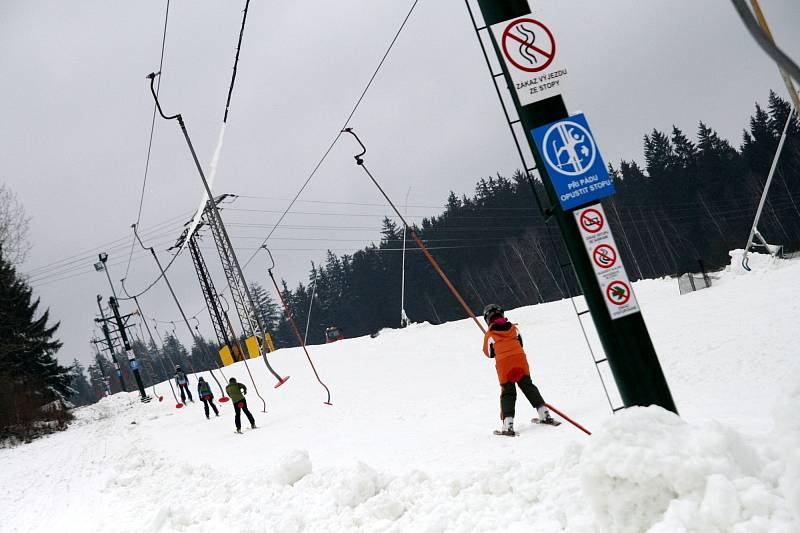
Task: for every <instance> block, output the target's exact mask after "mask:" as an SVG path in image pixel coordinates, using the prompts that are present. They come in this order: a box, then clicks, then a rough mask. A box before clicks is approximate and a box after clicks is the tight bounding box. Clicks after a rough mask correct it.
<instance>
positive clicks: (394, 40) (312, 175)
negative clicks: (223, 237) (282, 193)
mask: <svg viewBox="0 0 800 533" xmlns="http://www.w3.org/2000/svg"><path fill="white" fill-rule="evenodd" d="M418 3H419V0H414V3H413V4H411V8H410V9H409V10H408V13H407V14H406V16H405V18H404V19H403V22H402V23H401V24H400V27H399V28H398V29H397V32H396V33H395V34H394V37H393V38H392V41H391V42H390V43H389V46H388V47H387V49H386V52H385V53H384V54H383V57H381V60H380V61H379V62H378V66H377V67H376V68H375V71H374V72H373V73H372V76H370V78H369V81H368V82H367V85H366V86H365V87H364V90H363V91H361V95H360V96H359V97H358V100H356V103H355V105H354V106H353V109H352V110H351V111H350V114H349V115H348V116H347V120H345V121H344V125H343V126H342V127H341V128H339V132H338V133H337V134H336V136H335V137H334V138H333V141H331V144H330V145H329V146H328V148H327V150H325V153H323V154H322V157H321V158H320V160H319V162H318V163H317V164H316V166H315V167H314V169H313V170H312V171H311V174H309V176H308V178H306V181H305V182H304V183H303V186H302V187H300V190H299V191H297V194H296V195H295V196H294V198H293V199H292V201H291V202H289V205H288V206H287V207H286V210H285V211H284V212H283V214H282V215H281V216H280V218H278V221H277V222H276V223H275V226H274V227H273V228H272V230H271V231H270V232H269V234H268V235H267V236H266V238H265V239H264V242H262V243H261V244H262V245H264V244H266V243H267V241H268V240H269V238H270V237H271V236H272V234H273V233H275V230H276V229H278V226H279V225H280V224H281V222H282V221H283V219H284V218H285V217H286V215H287V214H288V213H289V210H291V208H292V206H294V204H295V202H296V201H297V199H298V198H300V195H301V194H303V191H304V190H305V189H306V187H307V186H308V184H309V182H311V179H312V178H313V177H314V175H315V174H316V173H317V170H319V168H320V167H321V166H322V164H323V163H324V162H325V159H327V157H328V154H330V153H331V150H333V147H334V146H335V145H336V142H337V141H338V140H339V138H340V137H341V136H342V130H343V129H345V128H346V127H347V126H348V125H349V124H350V120H352V118H353V116H354V115H355V114H356V111H357V110H358V108H359V106H360V105H361V102H363V101H364V97H365V96H366V95H367V92H368V91H369V89H370V87H372V82H374V81H375V78H376V77H377V76H378V72H380V70H381V68H382V67H383V64H384V63H385V62H386V58H387V57H389V53H390V52H391V51H392V48H393V47H394V45H395V43H396V42H397V39H398V38H399V37H400V33H402V31H403V29H404V28H405V26H406V23H407V22H408V19H409V18H411V14H412V13H413V12H414V9H415V8H416V7H417V4H418ZM256 254H258V250H256V251H255V252H254V253H253V254H252V255H251V256H250V258H249V259H248V260H247V261H245V263H244V265H243V266H244V267H247V265H249V264H250V262H251V261H252V260H253V259H254V258H255V256H256Z"/></svg>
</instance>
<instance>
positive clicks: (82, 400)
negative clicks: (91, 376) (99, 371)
mask: <svg viewBox="0 0 800 533" xmlns="http://www.w3.org/2000/svg"><path fill="white" fill-rule="evenodd" d="M84 372H85V371H84V368H83V365H82V364H81V363H80V361H78V360H77V359H74V360H73V361H72V366H71V367H70V374H71V376H72V383H71V385H70V386H71V388H72V390H73V391H74V392H73V394H72V395H70V397H69V401H70V403H72V404H73V405H75V406H76V407H80V406H82V405H90V404H93V403H94V402H96V401H97V396H96V395H95V393H94V391H93V390H92V386H91V384H90V383H89V381H88V380H87V379H86V374H85V373H84Z"/></svg>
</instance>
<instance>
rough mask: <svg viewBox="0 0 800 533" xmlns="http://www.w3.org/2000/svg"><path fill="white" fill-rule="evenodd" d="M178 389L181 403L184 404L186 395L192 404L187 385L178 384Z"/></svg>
mask: <svg viewBox="0 0 800 533" xmlns="http://www.w3.org/2000/svg"><path fill="white" fill-rule="evenodd" d="M178 388H179V389H180V390H181V403H186V395H187V394H188V395H189V401H190V402H193V401H194V400H193V399H192V393H191V391H189V384H188V383H178Z"/></svg>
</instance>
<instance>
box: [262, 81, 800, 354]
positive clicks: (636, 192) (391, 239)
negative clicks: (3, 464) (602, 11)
mask: <svg viewBox="0 0 800 533" xmlns="http://www.w3.org/2000/svg"><path fill="white" fill-rule="evenodd" d="M789 111H790V105H789V104H788V102H787V101H785V100H783V99H781V98H780V97H778V96H777V95H776V94H775V93H771V94H770V96H769V101H768V105H767V107H766V108H763V107H762V106H760V105H756V107H755V112H754V114H753V115H752V116H751V118H750V123H749V124H748V125H747V127H746V128H745V129H744V131H743V136H742V142H741V144H740V145H739V146H738V147H737V146H734V145H732V144H731V143H730V142H729V141H727V140H725V139H722V138H721V137H720V136H719V135H718V134H717V133H716V132H715V131H714V130H713V128H712V127H711V126H710V125H707V124H704V123H702V122H701V123H699V124H698V127H697V130H696V131H694V132H684V131H681V130H680V129H678V128H675V127H673V128H672V130H671V131H666V132H664V131H658V130H653V131H651V132H649V133H647V134H646V135H645V136H644V164H643V166H642V165H640V164H638V163H636V162H635V161H629V160H622V161H620V162H619V163H617V164H610V165H609V170H610V173H611V174H612V176H613V179H614V182H615V187H616V190H617V193H616V194H615V195H614V196H612V197H610V198H606V199H604V200H603V202H604V205H605V208H606V213H607V215H608V217H609V218H610V223H611V227H612V230H613V232H614V235H615V236H616V240H617V244H618V245H619V247H620V249H621V254H622V257H623V261H624V263H625V265H626V268H627V270H628V274H629V276H630V277H631V278H632V279H634V280H636V279H642V278H656V277H661V276H668V275H675V274H679V273H685V272H697V271H699V269H700V268H701V267H700V265H699V262H702V264H703V265H704V268H707V269H714V268H720V267H723V266H725V265H726V264H728V262H729V260H730V259H729V256H728V252H729V251H730V250H732V249H736V248H743V247H744V245H745V243H746V241H747V237H748V234H749V231H750V226H751V224H752V222H753V217H754V216H755V212H756V207H757V205H758V201H759V198H760V195H761V192H762V190H763V187H764V183H765V181H766V177H767V174H768V171H769V168H770V166H771V164H772V158H773V156H774V154H775V150H776V148H777V145H778V141H779V138H780V136H781V132H782V130H783V127H784V125H785V123H786V120H787V118H788V116H789ZM537 189H539V190H538V194H539V197H540V198H543V199H544V198H546V196H545V194H544V191H543V190H541V186H540V185H537ZM548 226H554V224H550V225H548V224H546V223H545V220H544V217H543V216H542V215H541V214H540V212H539V210H538V207H537V205H536V202H535V199H534V196H533V192H532V188H531V185H530V184H529V183H528V180H527V179H525V178H524V177H523V176H522V175H521V174H520V173H517V174H515V175H513V176H500V175H497V176H492V177H487V178H482V179H480V180H479V181H478V183H477V185H476V187H475V192H474V194H473V195H471V196H467V195H462V196H460V197H459V196H457V195H456V194H455V193H451V194H450V196H449V198H447V202H446V206H445V210H444V212H443V213H442V214H441V215H439V216H435V217H431V218H428V219H424V220H423V221H422V223H421V225H420V226H419V227H415V228H414V229H415V231H416V232H417V233H418V234H419V235H420V237H421V238H422V239H423V240H424V241H425V243H426V245H427V246H429V247H430V249H431V250H432V252H433V254H434V256H435V257H436V259H437V260H438V261H439V263H440V264H441V266H442V268H443V269H444V270H445V272H446V273H447V274H448V276H449V277H450V278H451V280H452V281H453V283H454V284H455V285H456V286H457V287H458V288H459V290H460V291H461V292H462V294H463V296H464V298H465V299H466V301H467V303H468V304H469V305H470V307H471V308H472V309H473V311H474V312H476V313H479V312H480V310H481V309H482V308H483V306H484V305H485V304H486V303H488V302H495V303H499V304H501V305H503V306H505V307H507V308H513V307H519V306H523V305H531V304H535V303H539V302H545V301H551V300H556V299H560V298H563V297H565V296H567V295H568V294H570V293H572V294H575V292H576V290H577V289H576V287H575V285H576V284H575V282H574V278H573V277H572V274H571V272H570V271H569V270H565V271H564V272H562V269H561V268H560V264H561V262H559V259H558V258H559V257H562V258H566V252H565V251H564V250H563V249H562V247H563V245H562V244H561V240H560V235H559V233H558V229H557V228H554V227H548ZM759 230H760V232H761V233H762V234H763V235H764V236H765V237H766V239H767V240H768V241H769V242H770V243H772V244H782V245H783V246H784V250H786V251H792V250H797V249H798V248H800V122H799V121H798V120H797V117H796V116H795V117H794V118H793V120H792V122H791V123H790V125H789V128H788V136H787V141H786V145H785V147H784V150H783V156H782V157H781V161H780V164H779V166H778V168H777V171H776V174H775V178H774V181H773V184H772V188H771V190H770V195H769V197H768V201H767V203H766V206H765V209H764V213H763V215H762V218H761V222H760V224H759ZM382 233H383V237H382V239H381V241H380V242H379V243H377V244H373V245H371V246H368V247H366V248H364V249H362V250H360V251H358V252H356V253H354V254H352V255H343V256H336V255H334V254H333V253H330V252H329V253H328V257H327V260H326V261H325V264H324V265H320V266H318V267H316V268H315V269H314V272H309V281H308V282H307V283H301V284H299V285H298V286H297V287H295V288H294V289H290V288H288V287H286V285H285V284H284V287H283V293H284V298H285V299H286V301H287V302H288V303H289V306H290V307H291V309H292V311H293V313H294V315H295V318H296V319H297V321H298V323H299V324H302V325H304V324H305V323H306V320H307V317H308V309H309V304H310V300H311V296H312V293H313V294H314V302H313V305H312V306H311V309H312V312H311V326H310V328H309V339H308V341H309V343H321V342H324V341H325V339H324V330H325V328H326V327H327V326H331V325H336V326H338V327H340V328H341V329H342V330H343V332H344V335H345V336H347V337H356V336H360V335H367V334H372V333H375V332H376V331H378V330H380V329H381V328H385V327H399V325H400V279H401V261H402V257H401V255H402V254H401V249H402V242H403V228H402V226H398V224H397V223H395V222H394V221H392V220H390V219H388V218H387V219H385V220H384V223H383V230H382ZM315 283H316V290H314V284H315ZM676 291H677V287H676ZM266 304H267V305H266V307H265V316H267V317H270V320H268V323H269V324H271V325H272V327H271V329H272V331H273V335H274V336H275V338H276V341H277V344H278V345H279V346H295V345H297V342H296V341H295V338H294V336H293V335H292V332H291V330H290V328H289V325H288V324H287V322H286V320H285V319H283V318H281V314H280V313H278V312H276V310H275V306H274V304H273V303H272V301H271V300H269V299H268V298H267V300H266ZM405 308H406V312H407V314H408V316H409V318H410V320H411V321H412V322H422V321H428V322H431V323H434V324H436V323H441V322H446V321H449V320H455V319H461V318H465V316H466V315H465V313H464V311H463V309H462V308H461V307H460V306H459V304H458V303H457V302H456V300H455V299H454V298H453V296H452V295H451V294H450V292H449V291H448V289H447V288H446V287H445V285H444V284H443V283H442V282H441V280H440V279H439V277H438V276H437V274H436V273H435V272H434V270H433V269H432V268H431V267H430V265H429V263H428V262H427V261H426V259H425V258H424V257H423V255H422V253H421V252H420V251H419V249H417V248H416V246H415V245H414V244H413V242H412V241H410V240H409V243H408V252H407V256H406V298H405Z"/></svg>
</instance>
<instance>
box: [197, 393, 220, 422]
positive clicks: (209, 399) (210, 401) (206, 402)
mask: <svg viewBox="0 0 800 533" xmlns="http://www.w3.org/2000/svg"><path fill="white" fill-rule="evenodd" d="M200 399H201V400H203V409H204V410H205V412H206V418H208V406H209V404H211V408H212V409H213V410H214V414H215V415H219V411H218V410H217V406H216V404H215V403H214V398H212V397H211V396H206V397H205V398H200Z"/></svg>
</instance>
